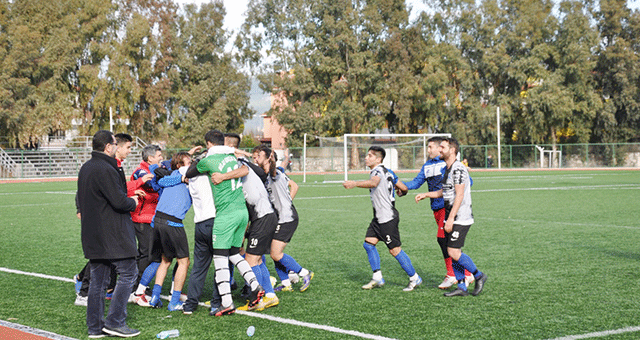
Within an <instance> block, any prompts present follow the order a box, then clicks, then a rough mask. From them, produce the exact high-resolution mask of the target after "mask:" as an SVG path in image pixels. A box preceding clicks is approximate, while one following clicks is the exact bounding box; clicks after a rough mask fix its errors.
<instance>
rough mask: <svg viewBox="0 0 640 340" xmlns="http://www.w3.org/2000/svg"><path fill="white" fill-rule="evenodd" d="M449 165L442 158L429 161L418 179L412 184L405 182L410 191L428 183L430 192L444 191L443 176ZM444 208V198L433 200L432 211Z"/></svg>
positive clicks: (421, 170)
mask: <svg viewBox="0 0 640 340" xmlns="http://www.w3.org/2000/svg"><path fill="white" fill-rule="evenodd" d="M446 168H447V163H445V161H443V160H441V159H440V157H436V158H432V159H430V160H428V161H427V162H426V163H424V165H423V166H422V169H420V172H418V175H417V176H416V178H414V179H413V180H411V181H410V182H406V183H405V182H403V183H404V184H405V185H406V186H407V188H408V189H409V190H414V189H418V188H420V187H421V186H422V184H424V182H427V185H428V186H429V191H438V190H440V189H442V176H443V175H444V172H445V169H446ZM442 208H444V199H443V198H442V197H438V198H432V199H431V210H433V211H436V210H440V209H442Z"/></svg>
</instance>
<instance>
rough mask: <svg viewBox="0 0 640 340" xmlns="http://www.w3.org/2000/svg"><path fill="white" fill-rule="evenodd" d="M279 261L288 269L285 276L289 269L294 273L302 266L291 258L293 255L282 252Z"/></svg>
mask: <svg viewBox="0 0 640 340" xmlns="http://www.w3.org/2000/svg"><path fill="white" fill-rule="evenodd" d="M280 263H281V264H282V265H283V266H284V267H285V268H287V269H288V271H287V276H288V273H289V271H293V272H295V273H299V272H300V271H301V270H302V266H301V265H299V264H298V262H296V260H294V259H293V257H291V256H289V255H287V254H283V255H282V258H281V259H280Z"/></svg>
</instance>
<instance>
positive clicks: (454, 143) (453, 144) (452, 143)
mask: <svg viewBox="0 0 640 340" xmlns="http://www.w3.org/2000/svg"><path fill="white" fill-rule="evenodd" d="M445 140H446V141H447V143H449V148H454V149H456V153H457V152H460V144H459V143H458V140H457V139H455V138H453V137H449V138H447V139H445Z"/></svg>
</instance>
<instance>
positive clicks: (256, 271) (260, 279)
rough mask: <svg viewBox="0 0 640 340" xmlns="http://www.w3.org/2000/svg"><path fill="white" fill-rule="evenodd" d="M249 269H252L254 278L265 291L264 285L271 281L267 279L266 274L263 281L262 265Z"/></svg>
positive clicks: (269, 283)
mask: <svg viewBox="0 0 640 340" xmlns="http://www.w3.org/2000/svg"><path fill="white" fill-rule="evenodd" d="M251 270H253V274H255V275H256V280H258V283H259V284H260V286H262V289H265V292H266V287H267V285H271V282H270V281H269V276H268V275H267V280H266V282H265V280H264V275H263V274H262V265H257V266H255V267H251Z"/></svg>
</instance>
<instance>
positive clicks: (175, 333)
mask: <svg viewBox="0 0 640 340" xmlns="http://www.w3.org/2000/svg"><path fill="white" fill-rule="evenodd" d="M179 336H180V331H179V330H177V329H172V330H169V331H162V332H160V333H158V335H156V338H158V339H168V338H177V337H179Z"/></svg>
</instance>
